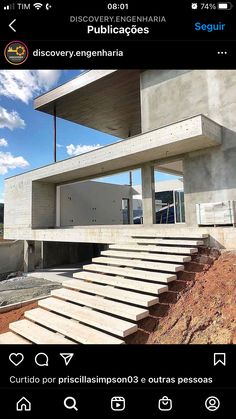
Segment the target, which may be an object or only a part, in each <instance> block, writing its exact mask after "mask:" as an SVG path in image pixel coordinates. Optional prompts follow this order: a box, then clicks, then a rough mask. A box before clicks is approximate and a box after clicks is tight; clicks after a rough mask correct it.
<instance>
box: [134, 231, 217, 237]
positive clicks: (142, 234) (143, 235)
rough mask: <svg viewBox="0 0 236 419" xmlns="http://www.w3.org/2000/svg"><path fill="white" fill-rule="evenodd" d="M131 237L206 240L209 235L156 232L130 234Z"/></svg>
mask: <svg viewBox="0 0 236 419" xmlns="http://www.w3.org/2000/svg"><path fill="white" fill-rule="evenodd" d="M131 237H135V238H136V237H139V238H141V237H152V238H155V237H156V238H160V239H162V238H165V239H182V238H184V239H207V238H208V237H209V234H207V233H196V232H191V231H190V233H184V232H183V233H179V234H177V233H176V232H173V233H170V232H166V233H165V232H162V233H161V234H158V232H153V231H151V232H143V233H142V232H140V233H138V234H132V236H131Z"/></svg>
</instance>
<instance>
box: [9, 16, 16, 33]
mask: <svg viewBox="0 0 236 419" xmlns="http://www.w3.org/2000/svg"><path fill="white" fill-rule="evenodd" d="M15 21H16V19H14V20H13V21H12V22H11V23H9V25H8V26H9V28H11V30H12V31H13V32H16V30H15V28H13V26H12V25H13V24H14V23H15Z"/></svg>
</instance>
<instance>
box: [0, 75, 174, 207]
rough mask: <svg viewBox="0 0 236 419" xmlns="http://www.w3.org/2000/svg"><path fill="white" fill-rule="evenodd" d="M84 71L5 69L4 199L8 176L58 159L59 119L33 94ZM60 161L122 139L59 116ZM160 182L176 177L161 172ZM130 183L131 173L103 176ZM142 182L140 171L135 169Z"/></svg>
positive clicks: (0, 117) (1, 116)
mask: <svg viewBox="0 0 236 419" xmlns="http://www.w3.org/2000/svg"><path fill="white" fill-rule="evenodd" d="M79 73H80V70H64V71H61V70H0V202H3V201H4V179H5V178H7V177H10V176H14V175H16V174H19V173H23V172H24V171H28V170H32V169H35V168H37V167H40V166H44V165H46V164H49V163H52V162H53V119H52V117H51V116H50V115H46V114H44V113H42V112H38V111H35V110H34V109H33V98H35V97H36V96H38V95H40V94H42V93H44V92H46V91H48V90H50V89H52V88H54V87H56V86H57V85H60V84H63V83H64V82H66V81H68V80H71V79H72V78H74V77H77V76H78V75H79ZM57 126H58V129H57V143H58V148H57V159H58V160H62V159H65V158H69V157H72V156H74V155H77V154H80V153H81V152H86V151H88V150H89V149H93V148H95V147H97V146H103V145H106V144H110V143H112V142H114V141H116V138H115V137H112V136H110V135H107V134H103V133H101V132H98V131H95V130H91V129H88V128H85V127H83V126H80V125H78V124H73V123H71V122H68V121H64V120H61V119H58V125H57ZM156 177H157V180H165V179H170V178H173V176H170V175H166V174H161V173H158V174H156ZM102 180H103V181H110V182H113V183H120V184H127V183H128V182H129V176H128V174H127V173H124V174H121V175H115V176H112V177H109V178H103V179H102ZM133 183H134V184H139V183H140V172H139V171H135V172H134V173H133Z"/></svg>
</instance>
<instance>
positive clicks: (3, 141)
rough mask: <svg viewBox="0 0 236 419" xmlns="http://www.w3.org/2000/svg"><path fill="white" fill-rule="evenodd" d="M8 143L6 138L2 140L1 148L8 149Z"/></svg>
mask: <svg viewBox="0 0 236 419" xmlns="http://www.w3.org/2000/svg"><path fill="white" fill-rule="evenodd" d="M7 146H8V142H7V140H5V138H0V147H7Z"/></svg>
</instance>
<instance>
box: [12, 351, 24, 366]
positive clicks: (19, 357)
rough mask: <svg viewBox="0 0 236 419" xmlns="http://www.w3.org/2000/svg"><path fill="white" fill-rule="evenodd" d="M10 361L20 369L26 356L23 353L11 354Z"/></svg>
mask: <svg viewBox="0 0 236 419" xmlns="http://www.w3.org/2000/svg"><path fill="white" fill-rule="evenodd" d="M9 361H10V362H11V363H12V364H13V365H15V367H18V365H20V364H21V363H22V362H23V361H24V355H23V354H22V353H20V352H19V353H17V354H16V353H14V352H13V353H11V354H10V355H9Z"/></svg>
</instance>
